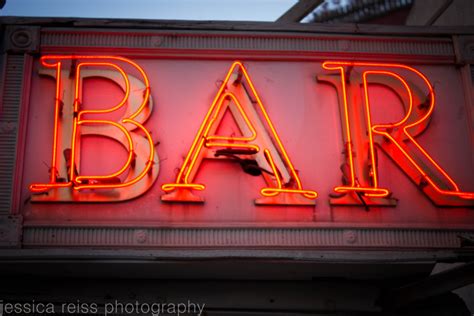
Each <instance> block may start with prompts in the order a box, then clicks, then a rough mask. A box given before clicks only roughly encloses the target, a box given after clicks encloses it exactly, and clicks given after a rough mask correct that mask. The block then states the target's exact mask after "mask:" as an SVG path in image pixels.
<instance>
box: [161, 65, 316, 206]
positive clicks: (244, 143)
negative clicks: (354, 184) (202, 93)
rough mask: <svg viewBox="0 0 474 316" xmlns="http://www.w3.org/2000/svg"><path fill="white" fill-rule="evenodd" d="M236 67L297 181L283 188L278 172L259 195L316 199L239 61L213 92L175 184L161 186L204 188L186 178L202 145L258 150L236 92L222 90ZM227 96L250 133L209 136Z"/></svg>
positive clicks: (172, 188)
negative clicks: (273, 185)
mask: <svg viewBox="0 0 474 316" xmlns="http://www.w3.org/2000/svg"><path fill="white" fill-rule="evenodd" d="M236 69H238V70H241V71H242V75H243V76H242V79H241V81H243V80H244V79H245V82H246V83H248V85H249V87H250V91H251V92H252V95H253V96H255V98H256V101H257V105H258V109H259V110H260V113H262V115H263V117H264V119H265V123H266V124H267V126H268V127H269V128H270V130H271V135H272V136H273V139H274V141H275V142H276V143H277V148H278V150H279V152H280V153H281V154H282V156H283V161H284V163H285V165H286V166H287V167H288V169H289V172H290V175H291V179H292V180H294V182H295V184H296V189H286V188H282V184H281V179H280V178H279V175H278V176H275V179H276V181H277V182H278V181H279V182H278V183H277V185H278V188H265V189H262V191H261V193H262V195H264V196H275V195H277V194H278V193H282V192H286V193H298V194H302V195H304V196H305V197H308V198H311V199H314V198H316V196H317V193H316V192H314V191H309V190H303V189H302V185H301V180H300V178H299V176H298V174H297V172H296V170H295V169H294V167H293V164H292V163H291V160H290V158H289V156H288V154H287V153H286V151H285V148H284V146H283V144H282V142H281V140H280V138H279V136H278V134H277V133H276V130H275V128H274V126H273V123H272V122H271V120H270V118H269V116H268V114H267V112H266V110H265V107H264V106H263V103H262V101H261V100H260V98H259V96H258V94H257V91H256V89H255V87H254V85H253V83H252V81H251V80H250V77H249V75H248V73H247V70H246V69H245V67H244V65H243V64H242V63H241V62H239V61H236V62H234V63H233V64H232V66H231V67H230V69H229V71H228V73H227V75H226V77H225V79H224V81H223V82H222V84H221V86H220V88H219V90H218V92H217V94H216V97H215V98H214V100H213V102H212V104H211V106H210V108H209V111H208V112H207V114H206V116H205V117H204V121H203V123H202V124H201V126H200V127H199V130H198V132H197V134H196V137H195V138H194V141H193V143H192V145H191V148H190V149H189V151H188V154H187V155H186V158H185V159H184V162H183V165H182V167H181V168H180V170H179V172H178V175H177V177H176V181H175V182H174V183H167V184H164V185H162V189H163V190H164V191H166V192H170V191H172V190H174V189H176V188H191V189H198V190H204V189H205V186H204V185H203V184H194V183H190V179H189V177H190V174H191V173H192V172H193V170H194V168H195V167H196V166H195V164H196V161H197V159H198V158H199V157H200V155H201V152H202V150H203V147H228V148H249V149H254V150H256V151H257V152H260V146H258V145H256V144H249V142H252V141H256V138H257V132H256V130H255V128H254V127H253V125H252V123H251V122H250V120H249V118H248V116H247V114H246V113H245V111H244V109H243V108H242V106H241V104H240V103H239V101H238V100H237V98H236V97H235V95H234V94H232V93H229V92H225V89H226V87H227V84H228V83H229V80H230V78H231V76H232V74H233V73H234V71H235V70H236ZM229 99H230V100H232V101H233V102H234V103H235V105H236V107H237V109H238V110H239V112H240V114H241V115H242V117H243V119H244V121H245V124H246V126H248V128H249V130H250V131H251V136H244V137H226V136H214V135H211V136H210V135H209V131H210V129H211V127H212V126H214V125H215V124H219V123H220V122H216V121H217V120H218V117H219V115H220V114H221V111H222V105H223V102H224V101H226V100H229ZM211 140H218V142H211ZM224 141H225V142H224ZM265 151H267V149H265ZM265 155H266V157H267V158H268V157H271V156H268V154H265ZM268 161H269V163H271V164H274V162H273V160H272V159H271V158H270V159H268ZM272 168H276V167H275V166H274V165H273V167H272ZM274 173H275V175H277V174H278V172H274ZM191 181H192V180H191Z"/></svg>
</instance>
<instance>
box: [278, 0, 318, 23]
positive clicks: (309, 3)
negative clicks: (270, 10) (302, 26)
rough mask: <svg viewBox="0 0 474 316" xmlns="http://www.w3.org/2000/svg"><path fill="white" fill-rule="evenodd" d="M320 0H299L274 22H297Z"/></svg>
mask: <svg viewBox="0 0 474 316" xmlns="http://www.w3.org/2000/svg"><path fill="white" fill-rule="evenodd" d="M322 2H323V0H299V1H298V2H297V3H295V5H294V6H292V7H291V8H290V9H289V10H288V11H286V12H285V13H284V14H283V15H282V16H280V17H279V18H278V19H277V20H276V22H277V23H288V22H299V21H301V20H302V19H303V18H304V17H306V16H307V15H308V14H309V13H310V12H311V11H313V10H314V9H315V8H316V7H317V6H318V5H320V4H321V3H322Z"/></svg>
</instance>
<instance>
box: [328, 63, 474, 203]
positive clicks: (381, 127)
mask: <svg viewBox="0 0 474 316" xmlns="http://www.w3.org/2000/svg"><path fill="white" fill-rule="evenodd" d="M344 66H364V67H377V68H380V67H384V68H395V69H405V70H408V71H410V72H412V73H415V74H416V75H417V76H418V77H419V78H421V79H422V80H423V82H424V83H425V84H426V86H427V88H428V90H429V94H428V98H429V100H430V104H429V107H428V111H427V112H426V113H425V114H424V115H423V116H422V117H421V118H419V119H417V120H415V121H414V122H412V123H408V119H409V118H410V116H411V115H412V113H413V94H412V91H411V89H410V87H409V85H408V83H407V82H406V80H405V79H404V78H402V77H401V76H400V75H398V74H396V73H394V72H391V71H382V70H369V71H365V72H363V75H362V79H363V84H364V94H365V111H366V116H367V117H366V119H367V125H368V136H369V146H370V154H371V157H370V158H371V163H372V166H373V177H372V179H373V182H374V183H373V187H372V188H366V187H360V186H359V185H358V184H357V183H355V175H354V164H353V157H352V148H351V138H350V137H351V135H350V123H349V113H348V102H347V96H346V85H345V82H346V79H345V69H344ZM323 68H324V69H327V70H339V71H340V73H341V83H342V90H343V100H344V110H345V114H344V115H345V124H346V133H347V135H346V137H347V139H348V157H349V167H350V171H351V179H350V180H351V183H350V185H348V186H339V187H336V188H335V189H334V190H335V191H336V192H346V191H359V192H364V195H365V196H368V197H384V196H387V195H388V194H389V191H388V190H386V189H380V188H378V187H377V186H378V180H377V170H376V169H377V167H376V164H375V157H374V147H373V143H374V140H373V137H372V134H377V135H381V136H384V137H385V139H387V140H389V141H390V143H391V144H393V145H395V146H396V147H397V149H398V150H399V151H400V152H401V153H402V154H403V155H404V156H405V158H406V159H408V161H409V162H410V163H411V164H412V165H413V167H415V168H416V170H417V171H418V172H419V173H420V175H421V177H422V179H425V180H426V181H427V182H428V183H429V184H430V185H431V187H432V188H433V189H434V190H435V191H436V192H437V193H438V194H441V195H448V196H456V197H460V198H463V199H474V193H471V192H461V191H460V189H459V186H458V185H457V184H456V182H455V181H454V180H453V179H452V178H451V177H450V176H449V175H448V173H447V172H446V171H445V170H444V169H443V168H442V167H441V166H440V165H439V164H438V163H437V162H436V161H435V160H434V159H433V157H431V155H429V154H428V152H427V151H426V150H425V149H424V148H423V147H422V146H421V145H420V144H419V143H418V142H417V141H416V140H415V139H414V137H413V136H412V135H410V133H409V132H408V129H409V128H411V127H415V126H417V125H420V124H422V123H423V122H424V121H426V120H427V119H428V118H429V117H430V116H431V114H432V113H433V110H434V105H435V95H434V91H433V88H432V86H431V84H430V82H429V81H428V79H427V78H426V76H425V75H424V74H422V73H421V72H420V71H418V70H417V69H415V68H413V67H410V66H406V65H401V64H383V63H365V62H342V61H341V62H340V61H327V62H324V63H323ZM370 74H380V75H386V76H392V77H394V78H396V79H398V80H399V81H400V82H401V83H402V85H403V86H404V88H405V89H406V90H407V92H408V96H409V107H408V110H407V113H406V115H405V116H404V117H403V118H402V119H401V120H400V121H399V122H396V123H392V124H378V125H372V121H371V112H370V104H369V96H368V80H367V77H368V75H370ZM394 127H399V128H400V127H403V128H402V131H403V134H404V136H406V138H407V139H408V140H409V141H410V142H411V143H412V144H413V145H415V147H416V148H417V149H418V150H419V151H420V152H421V154H422V156H423V157H424V158H426V159H427V160H428V161H429V162H430V163H431V164H432V165H433V166H434V167H435V169H436V170H437V171H438V172H440V173H441V174H442V175H443V177H444V178H445V179H446V180H447V182H448V183H449V185H450V186H451V187H452V189H451V190H445V189H442V188H440V187H439V185H438V184H437V183H436V182H435V181H434V180H433V179H432V177H431V176H430V175H429V174H428V173H427V172H426V171H425V170H424V169H423V167H421V166H420V165H419V164H418V163H417V162H416V161H415V160H414V159H413V157H412V155H410V153H408V151H407V150H406V149H405V148H404V146H403V145H402V143H400V140H397V139H395V138H394V137H393V136H392V135H391V134H390V132H389V131H390V130H392V129H393V128H394ZM392 158H393V157H392ZM395 161H396V160H395ZM396 163H397V164H399V162H398V161H396Z"/></svg>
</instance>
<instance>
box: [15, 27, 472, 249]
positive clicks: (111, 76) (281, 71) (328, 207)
mask: <svg viewBox="0 0 474 316" xmlns="http://www.w3.org/2000/svg"><path fill="white" fill-rule="evenodd" d="M61 32H62V31H51V33H50V34H49V35H48V32H45V34H43V37H44V41H43V43H44V46H43V48H42V50H41V52H40V54H39V55H38V56H37V57H31V67H30V68H29V70H30V72H29V73H28V74H27V78H28V80H29V84H30V86H29V89H28V91H25V93H26V94H27V96H28V97H27V98H26V97H25V100H28V101H27V102H26V104H24V108H25V110H24V111H23V115H24V126H22V129H23V130H24V131H25V136H24V144H23V145H24V151H23V154H22V156H21V159H19V160H18V161H19V162H21V165H22V169H21V172H20V173H21V177H18V179H21V181H19V182H18V183H16V187H17V189H18V192H19V197H20V198H19V202H18V203H17V205H18V210H17V211H18V213H19V214H22V216H23V218H24V222H25V225H27V226H28V227H34V228H35V229H36V228H38V229H40V228H41V227H43V228H45V227H46V228H47V227H50V228H51V227H53V228H54V229H56V227H145V228H157V227H165V228H172V227H184V228H186V229H193V228H211V227H218V228H219V227H243V228H262V227H265V228H268V229H272V228H275V229H276V228H277V227H285V228H300V227H302V228H304V229H311V228H325V229H335V230H337V229H341V228H344V229H346V228H357V229H428V230H430V229H431V230H440V229H446V230H452V229H454V230H470V229H472V227H473V225H474V213H473V207H474V182H473V180H472V179H473V178H474V177H473V175H474V159H473V150H472V149H473V146H472V142H473V134H472V122H473V120H472V104H471V102H470V98H469V97H467V96H468V95H469V93H471V92H470V91H466V87H467V88H471V89H472V86H469V85H470V84H471V83H469V85H468V86H466V80H465V77H463V75H462V72H461V71H460V69H459V68H457V67H455V66H454V65H453V64H452V60H451V59H450V57H446V56H437V57H433V56H432V57H431V60H429V59H427V60H424V59H423V58H421V57H420V56H418V55H413V56H412V55H409V54H408V55H406V56H402V57H403V58H402V57H400V56H401V55H400V54H399V55H396V54H392V55H384V54H382V53H380V54H371V55H366V54H359V55H357V54H356V55H351V54H349V53H346V54H344V53H340V52H337V51H334V52H331V51H327V52H325V53H324V54H322V53H321V54H318V53H317V52H315V53H314V54H313V53H308V54H306V55H303V56H302V57H301V56H299V55H298V52H297V51H293V52H292V51H291V50H290V51H289V52H288V51H285V52H284V53H282V49H281V48H280V49H279V50H278V49H277V50H275V51H272V50H267V51H266V52H267V55H264V56H263V55H262V54H260V53H258V54H257V52H253V53H252V52H251V51H250V52H249V51H245V52H238V51H237V52H235V51H234V52H227V53H226V52H221V51H219V50H217V49H215V48H213V49H209V50H207V51H199V52H197V53H196V56H197V58H195V57H196V56H194V57H193V56H192V54H193V52H194V51H193V50H191V49H188V48H179V45H181V44H175V45H176V47H175V49H176V50H177V51H178V52H175V51H173V52H171V51H166V50H159V49H158V50H151V49H150V50H144V51H141V50H140V49H138V48H133V47H132V48H128V49H123V50H121V49H117V50H114V51H113V53H111V50H110V49H106V48H101V47H99V48H93V47H90V46H89V47H87V46H85V47H79V48H78V49H79V51H78V52H76V51H75V50H74V47H73V45H72V46H68V45H70V44H68V45H66V44H65V45H64V46H63V45H61V43H56V44H54V40H55V39H56V37H55V36H56V35H55V34H62V33H61ZM48 36H49V37H48ZM127 36H128V35H127ZM189 36H191V35H189ZM211 37H212V36H211ZM224 37H225V36H224ZM65 38H67V37H65ZM291 40H293V39H291ZM65 41H66V39H65ZM345 41H347V42H348V43H350V40H345ZM368 41H370V39H368ZM420 41H421V40H420ZM66 42H67V41H66ZM206 43H207V42H206ZM440 43H441V44H440V45H444V42H442V41H441V42H440ZM183 45H184V44H183ZM206 45H207V44H206ZM212 45H214V44H212ZM212 45H211V46H212ZM216 45H217V44H216ZM433 45H434V44H433ZM436 45H437V44H436ZM397 47H398V46H397ZM300 50H303V49H300ZM369 50H370V49H369ZM219 54H220V55H219ZM420 54H421V53H420ZM429 54H434V53H431V52H429ZM443 54H444V53H443ZM216 56H218V57H219V58H216ZM41 229H42V228H41ZM41 229H40V230H41ZM48 229H49V228H48ZM40 230H36V231H34V230H32V233H31V234H32V235H28V234H27V235H26V240H29V241H30V242H34V239H35V238H36V237H35V236H36V235H35V234H42V233H41V232H42V231H41V232H40ZM54 234H55V233H54ZM137 234H138V233H137ZM139 235H140V236H142V232H140V233H139ZM45 236H46V235H45ZM45 236H42V237H41V238H43V239H42V240H44V238H46V237H45ZM48 236H49V235H48ZM145 236H146V234H145ZM64 238H65V237H64ZM64 238H63V240H65V239H64ZM144 238H145V240H146V238H147V237H144ZM66 239H67V238H66ZM204 244H205V243H204ZM235 245H238V243H237V244H235ZM272 245H273V244H272ZM321 245H322V246H326V244H325V243H322V244H321ZM327 245H329V244H327Z"/></svg>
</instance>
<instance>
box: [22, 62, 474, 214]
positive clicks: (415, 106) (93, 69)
mask: <svg viewBox="0 0 474 316" xmlns="http://www.w3.org/2000/svg"><path fill="white" fill-rule="evenodd" d="M41 64H42V66H43V67H42V68H41V70H40V74H42V75H46V76H50V77H52V78H54V79H55V81H56V94H55V102H54V107H53V109H54V111H52V113H53V114H52V115H54V126H53V129H54V130H53V139H52V140H51V141H52V144H53V147H52V148H53V149H52V153H51V168H50V178H49V182H47V183H33V184H31V185H30V191H32V192H33V193H34V194H33V197H32V201H34V202H117V201H124V200H129V199H132V198H135V197H138V196H140V195H142V194H143V193H145V192H146V191H147V190H148V189H150V188H151V186H152V185H153V183H154V182H155V180H156V179H157V178H158V172H159V159H158V155H157V153H156V151H155V148H154V144H153V140H152V137H151V135H150V132H149V131H148V130H147V129H146V128H145V127H144V123H145V122H146V121H147V119H148V118H149V117H150V115H151V113H152V110H153V100H152V96H151V94H150V83H149V80H148V77H147V75H146V73H145V71H144V70H143V69H142V68H141V67H140V66H139V65H138V64H137V63H135V62H133V61H132V60H130V59H127V58H123V57H117V56H43V57H42V58H41ZM124 68H127V69H132V70H133V75H132V74H130V73H127V72H126V71H125V70H124ZM323 69H325V71H326V73H325V74H322V75H318V76H317V79H318V82H326V83H329V84H331V85H333V86H334V87H335V88H336V91H337V94H338V104H339V108H340V113H341V118H340V119H341V124H342V129H343V139H342V141H343V144H344V148H345V162H344V163H343V165H342V166H341V171H342V173H343V180H342V183H341V185H339V186H337V187H335V188H334V191H335V193H334V194H332V195H331V198H330V203H331V204H332V205H364V206H370V205H385V206H395V205H396V200H395V199H393V198H392V197H391V195H392V194H391V191H390V188H385V187H381V186H380V185H379V183H380V181H379V172H378V171H379V170H378V163H377V151H376V150H375V148H376V146H377V147H378V148H380V149H381V150H383V151H384V152H385V153H387V155H388V156H389V157H390V158H391V159H392V161H393V162H394V163H395V164H396V165H397V166H398V167H399V168H400V169H401V170H403V171H404V173H405V174H406V175H407V176H408V177H409V178H410V179H411V180H412V181H413V182H414V183H415V184H416V185H417V187H418V188H419V189H421V190H422V191H423V192H424V193H425V194H426V196H427V197H428V198H429V199H430V200H431V201H432V202H433V203H435V204H436V205H439V206H474V193H473V192H464V191H462V190H461V188H459V186H458V185H457V184H456V182H455V181H454V180H453V179H452V178H451V177H450V176H449V174H448V173H447V172H446V171H445V170H444V169H443V168H442V167H441V166H440V165H439V164H438V163H437V162H436V161H435V159H434V158H433V157H432V156H431V155H430V153H429V152H428V151H427V150H426V149H424V148H423V147H422V146H421V144H420V143H419V142H417V140H416V137H417V136H418V135H419V134H420V133H422V132H424V131H425V130H426V129H427V128H428V123H429V121H430V117H431V115H432V113H433V111H434V109H435V94H434V91H433V87H432V85H431V83H430V82H429V80H428V78H427V77H426V76H425V75H423V74H422V73H421V72H420V71H418V70H417V69H415V68H413V67H410V66H406V65H401V64H384V63H366V62H346V61H326V62H324V63H323ZM88 77H102V78H106V79H109V80H111V81H113V82H115V83H117V84H118V85H119V86H120V88H121V89H122V91H123V92H124V94H123V98H122V100H121V101H120V102H119V103H118V104H117V105H115V106H113V107H111V108H109V109H103V110H98V109H95V110H85V109H83V108H82V106H81V105H82V95H83V80H84V79H85V78H88ZM369 83H377V84H382V85H385V86H388V87H390V88H392V89H393V90H394V91H396V93H397V94H398V95H399V97H400V99H401V100H402V102H403V106H404V109H405V114H404V117H403V118H402V119H401V120H399V121H398V122H394V123H390V124H377V123H376V122H373V120H372V116H371V111H372V108H371V104H370V101H369V100H370V98H369V89H368V85H369ZM360 87H363V95H360ZM63 91H64V92H63ZM123 109H125V114H124V115H123V117H122V118H121V119H120V120H118V121H112V120H109V119H104V118H103V116H104V114H107V113H111V112H115V111H118V110H123ZM227 112H228V113H230V114H231V115H232V117H233V119H234V121H235V122H236V123H237V125H238V127H239V129H240V132H241V136H223V135H219V134H218V128H219V126H220V125H221V123H222V121H223V118H224V115H225V113H227ZM101 116H102V117H101ZM277 130H278V128H277V127H276V126H275V125H274V124H273V122H272V120H271V118H270V116H269V115H268V113H267V110H266V105H264V104H263V103H262V101H261V99H260V97H259V94H258V92H257V89H256V87H255V86H254V84H253V83H252V80H251V76H250V74H249V73H248V71H247V70H246V68H245V67H244V65H243V64H242V63H241V62H239V61H236V62H234V63H233V64H232V65H231V67H230V69H229V71H228V72H227V75H226V77H225V78H224V80H223V81H222V84H221V85H220V88H219V90H218V92H217V94H216V96H215V97H214V100H213V102H212V104H211V105H210V107H209V110H208V112H207V114H206V115H205V117H204V119H203V121H202V124H201V125H200V127H199V129H198V131H197V132H196V133H195V134H194V139H193V140H192V143H191V146H190V147H189V149H188V150H187V154H186V156H185V158H184V161H183V163H182V164H181V166H180V167H179V171H178V173H177V176H176V178H175V179H169V180H168V181H167V183H165V184H163V185H162V187H161V189H162V190H163V192H164V194H163V195H162V197H161V200H162V201H164V202H175V203H185V202H203V201H204V200H203V198H202V197H201V196H200V195H199V193H198V194H196V191H204V192H205V189H206V186H205V184H202V183H197V182H195V177H196V175H197V173H198V171H199V169H200V166H201V163H202V161H203V160H204V159H211V160H212V159H234V160H235V159H236V160H238V161H240V162H242V164H241V165H242V166H243V167H245V168H246V169H247V170H246V172H248V173H251V174H254V175H261V176H262V177H263V178H264V180H265V183H266V187H264V188H262V189H261V190H260V197H259V198H257V199H256V200H255V204H256V205H314V204H315V200H316V199H317V198H318V193H317V191H316V190H313V189H312V188H307V187H306V186H305V185H304V184H303V183H302V181H301V179H300V176H299V174H298V172H297V169H296V168H295V166H294V165H293V163H292V161H291V153H289V152H287V150H286V149H285V146H284V144H283V142H282V141H281V139H280V137H279V136H278V132H277ZM87 135H95V136H99V137H107V138H111V139H113V140H115V141H117V142H118V143H120V144H121V145H122V146H123V147H124V148H126V150H127V153H128V155H127V159H126V161H125V162H124V164H123V165H122V167H121V168H120V169H119V170H117V171H116V172H113V173H111V174H109V175H88V176H85V175H81V173H80V151H81V139H82V138H83V137H84V136H87ZM191 139H192V135H191V134H190V141H191ZM367 152H368V154H367ZM316 189H317V188H316ZM107 192H109V193H110V192H113V194H107ZM202 194H204V193H202Z"/></svg>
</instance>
